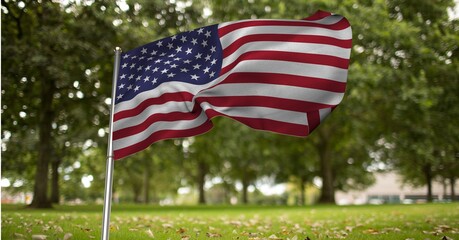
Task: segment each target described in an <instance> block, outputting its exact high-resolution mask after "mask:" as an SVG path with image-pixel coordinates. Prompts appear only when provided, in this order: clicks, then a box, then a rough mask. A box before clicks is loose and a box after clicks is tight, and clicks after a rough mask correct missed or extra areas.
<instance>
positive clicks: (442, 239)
mask: <svg viewBox="0 0 459 240" xmlns="http://www.w3.org/2000/svg"><path fill="white" fill-rule="evenodd" d="M441 240H453V239H452V238H450V237H447V236H443V237H442V238H441Z"/></svg>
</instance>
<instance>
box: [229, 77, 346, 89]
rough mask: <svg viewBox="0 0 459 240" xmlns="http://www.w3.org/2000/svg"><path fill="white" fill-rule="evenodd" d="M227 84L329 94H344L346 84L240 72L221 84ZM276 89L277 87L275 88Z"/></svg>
mask: <svg viewBox="0 0 459 240" xmlns="http://www.w3.org/2000/svg"><path fill="white" fill-rule="evenodd" d="M226 83H264V84H274V85H286V86H295V87H303V88H313V89H318V90H324V91H329V92H337V93H343V92H344V91H345V90H346V83H344V82H337V81H333V80H328V79H322V78H314V77H305V76H298V75H290V74H281V73H258V72H238V73H232V74H230V75H228V76H227V77H226V79H225V80H224V81H223V82H222V83H220V84H226ZM273 87H275V86H273Z"/></svg>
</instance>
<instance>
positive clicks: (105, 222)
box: [101, 47, 121, 240]
mask: <svg viewBox="0 0 459 240" xmlns="http://www.w3.org/2000/svg"><path fill="white" fill-rule="evenodd" d="M120 58H121V48H119V47H116V48H115V63H114V67H113V83H112V99H111V105H110V122H109V125H108V146H107V165H106V169H105V192H104V211H103V218H102V233H101V239H102V240H108V239H109V235H110V233H109V231H110V212H111V206H112V186H113V168H114V163H115V159H114V157H113V146H112V142H113V138H112V136H113V113H114V111H115V97H116V96H115V95H116V80H117V78H118V72H119V68H120Z"/></svg>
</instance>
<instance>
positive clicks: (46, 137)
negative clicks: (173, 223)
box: [1, 0, 459, 207]
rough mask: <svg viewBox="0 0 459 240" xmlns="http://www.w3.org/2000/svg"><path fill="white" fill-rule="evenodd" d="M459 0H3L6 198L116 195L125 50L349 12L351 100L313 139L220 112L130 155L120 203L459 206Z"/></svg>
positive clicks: (84, 199) (40, 201) (42, 201)
mask: <svg viewBox="0 0 459 240" xmlns="http://www.w3.org/2000/svg"><path fill="white" fill-rule="evenodd" d="M458 5H459V3H458V2H457V1H453V0H436V1H417V0H355V1H354V0H339V1H335V0H333V1H331V0H330V1H329V0H321V1H319V0H309V1H306V0H283V1H268V0H232V1H227V0H215V1H211V0H207V1H206V0H203V1H197V0H194V1H192V0H166V1H164V0H154V1H150V0H137V1H130V0H118V1H108V0H107V1H97V0H88V1H86V0H75V1H72V0H61V1H40V0H36V1H32V0H23V1H15V0H2V2H1V12H2V15H1V24H2V28H1V83H2V84H1V85H2V86H1V88H2V90H1V98H2V102H1V120H2V123H1V125H2V128H1V137H2V144H1V193H2V203H21V204H31V205H32V206H34V207H50V206H51V204H92V203H101V202H102V199H103V189H104V177H105V162H106V147H107V133H108V121H109V120H108V117H109V105H110V102H111V99H110V92H111V87H112V86H111V82H112V71H113V69H112V68H113V49H114V48H115V47H116V46H120V47H122V48H123V49H124V50H129V49H132V48H134V47H137V46H140V45H143V44H146V43H148V42H151V41H154V40H156V39H160V38H163V37H167V36H170V35H173V34H177V33H179V32H181V31H188V30H192V29H194V28H197V27H201V26H206V25H210V24H216V23H220V22H225V21H233V20H241V19H249V18H274V19H276V18H287V19H302V18H305V17H308V16H310V15H312V14H313V13H314V12H316V11H317V10H319V9H321V10H325V11H329V12H333V13H338V14H340V15H343V16H345V17H346V18H348V20H349V21H350V23H351V25H352V29H353V48H352V54H351V64H350V67H349V75H348V85H347V90H346V95H345V98H344V100H343V102H342V103H341V104H340V106H338V108H337V109H336V110H335V111H334V113H333V114H331V115H330V117H328V119H327V120H326V121H325V123H323V124H322V125H321V126H319V127H318V129H316V130H315V131H314V132H313V133H312V134H311V135H310V136H309V137H307V138H295V137H288V136H281V135H276V134H272V133H265V132H260V131H255V130H252V129H249V128H247V127H245V126H243V125H241V124H239V123H237V122H235V121H232V120H229V119H225V118H216V119H214V120H213V122H214V123H215V127H214V129H213V130H212V131H211V132H209V133H206V134H204V135H201V136H197V137H193V138H186V139H175V140H167V141H162V142H159V143H155V144H154V145H152V146H151V147H150V148H148V149H147V150H145V151H142V152H140V153H137V154H135V155H133V156H130V157H128V158H125V159H123V160H121V161H117V162H116V163H115V172H114V187H113V194H114V202H115V203H143V204H155V205H177V204H187V205H188V204H261V205H264V204H266V205H268V204H269V205H273V204H279V205H306V204H315V203H336V204H368V203H369V204H383V203H418V202H432V201H440V202H447V201H453V200H458V199H459V197H458V196H457V193H458V190H459V187H458V184H457V181H456V180H457V178H458V177H459V10H458Z"/></svg>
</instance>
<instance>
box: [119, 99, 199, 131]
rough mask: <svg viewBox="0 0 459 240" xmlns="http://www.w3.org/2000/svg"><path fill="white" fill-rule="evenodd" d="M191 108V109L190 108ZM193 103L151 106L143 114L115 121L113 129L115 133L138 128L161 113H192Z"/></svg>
mask: <svg viewBox="0 0 459 240" xmlns="http://www.w3.org/2000/svg"><path fill="white" fill-rule="evenodd" d="M190 107H191V108H190ZM192 107H193V103H191V102H175V101H174V102H166V103H164V104H159V105H150V106H148V107H147V108H146V109H144V110H143V111H142V113H140V114H138V115H134V116H132V117H127V118H123V119H120V120H118V121H115V124H113V129H114V130H115V131H117V130H120V129H123V128H127V127H131V126H136V125H139V124H141V123H142V122H144V121H145V120H146V119H147V118H149V117H150V116H153V115H155V114H159V113H171V112H183V113H186V112H191V110H192V109H193V108H192Z"/></svg>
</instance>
